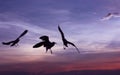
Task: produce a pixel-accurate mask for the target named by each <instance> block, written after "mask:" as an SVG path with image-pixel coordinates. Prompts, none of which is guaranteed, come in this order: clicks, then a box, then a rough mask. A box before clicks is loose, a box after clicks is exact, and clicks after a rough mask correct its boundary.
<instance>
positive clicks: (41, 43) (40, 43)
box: [33, 42, 44, 48]
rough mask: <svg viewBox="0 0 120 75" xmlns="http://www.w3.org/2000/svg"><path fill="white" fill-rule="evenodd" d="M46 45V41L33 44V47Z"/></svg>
mask: <svg viewBox="0 0 120 75" xmlns="http://www.w3.org/2000/svg"><path fill="white" fill-rule="evenodd" d="M42 45H44V42H39V43H37V44H35V45H34V46H33V48H38V47H40V46H42Z"/></svg>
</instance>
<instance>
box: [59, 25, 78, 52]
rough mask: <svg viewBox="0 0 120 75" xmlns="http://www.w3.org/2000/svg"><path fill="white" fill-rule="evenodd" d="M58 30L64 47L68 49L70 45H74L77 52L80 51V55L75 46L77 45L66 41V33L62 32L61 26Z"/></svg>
mask: <svg viewBox="0 0 120 75" xmlns="http://www.w3.org/2000/svg"><path fill="white" fill-rule="evenodd" d="M58 30H59V32H60V34H61V37H62V41H63V45H64V46H65V47H68V44H70V45H72V46H74V47H75V48H76V50H77V51H78V53H80V51H79V49H78V48H77V47H76V46H75V44H73V43H72V42H70V41H68V40H66V38H65V36H64V33H63V32H62V30H61V28H60V26H59V25H58ZM65 47H64V49H66V48H65Z"/></svg>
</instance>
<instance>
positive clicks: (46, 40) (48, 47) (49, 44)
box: [33, 35, 56, 54]
mask: <svg viewBox="0 0 120 75" xmlns="http://www.w3.org/2000/svg"><path fill="white" fill-rule="evenodd" d="M40 39H41V40H42V42H39V43H37V44H35V45H34V46H33V48H38V47H41V46H44V47H46V53H47V51H48V50H50V51H51V54H52V53H53V52H52V50H51V48H52V47H53V46H54V45H55V44H56V43H55V42H50V41H49V37H48V36H46V35H45V36H41V37H40Z"/></svg>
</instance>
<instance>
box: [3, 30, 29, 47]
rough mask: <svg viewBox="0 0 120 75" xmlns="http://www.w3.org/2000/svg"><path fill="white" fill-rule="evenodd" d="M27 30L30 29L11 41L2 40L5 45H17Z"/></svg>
mask: <svg viewBox="0 0 120 75" xmlns="http://www.w3.org/2000/svg"><path fill="white" fill-rule="evenodd" d="M27 32H28V30H25V31H24V32H23V33H22V34H21V35H20V36H19V37H18V38H17V39H15V40H13V41H9V42H2V44H3V45H10V46H15V45H17V44H18V42H19V41H20V38H21V37H23V36H24V35H25V34H26V33H27Z"/></svg>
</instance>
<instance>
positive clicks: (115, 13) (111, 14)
mask: <svg viewBox="0 0 120 75" xmlns="http://www.w3.org/2000/svg"><path fill="white" fill-rule="evenodd" d="M113 17H115V18H117V17H120V14H119V13H117V12H114V13H108V14H107V15H106V16H105V17H103V18H102V19H101V20H102V21H104V20H109V19H111V18H113Z"/></svg>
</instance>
